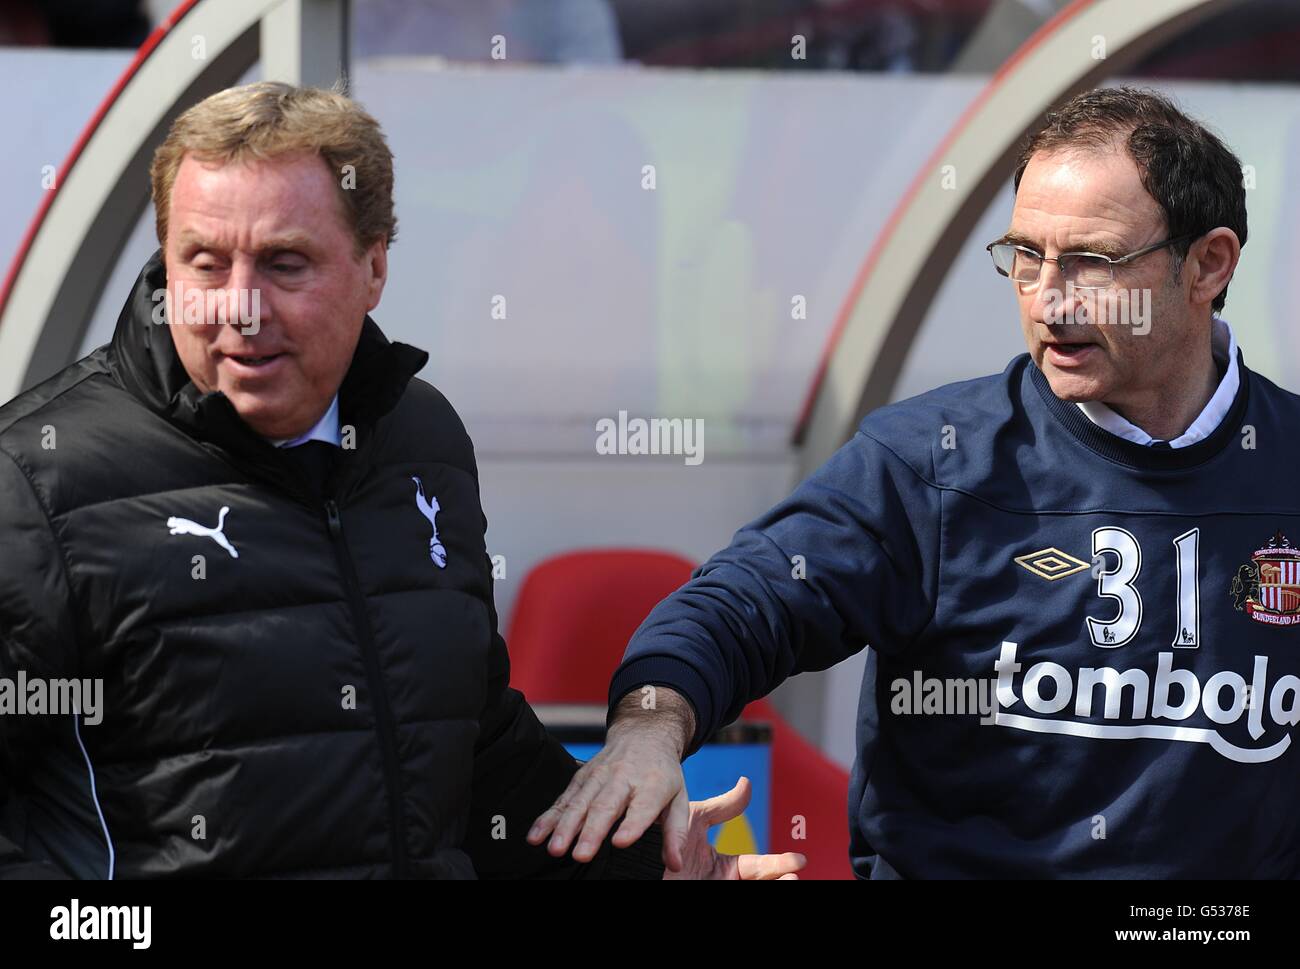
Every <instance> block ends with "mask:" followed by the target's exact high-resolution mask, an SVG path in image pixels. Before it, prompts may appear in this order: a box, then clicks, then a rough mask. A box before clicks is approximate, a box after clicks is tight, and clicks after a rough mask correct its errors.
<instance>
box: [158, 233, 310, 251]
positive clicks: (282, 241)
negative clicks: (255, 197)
mask: <svg viewBox="0 0 1300 969" xmlns="http://www.w3.org/2000/svg"><path fill="white" fill-rule="evenodd" d="M178 241H179V243H180V244H181V245H182V246H187V245H193V246H196V247H197V248H199V249H220V246H217V245H216V244H215V243H213V242H212V241H211V240H209V239H205V238H204V237H203V236H200V235H198V234H196V233H194V232H190V231H184V232H181V233H180V235H179V237H178ZM310 246H311V237H310V236H308V235H306V234H305V233H301V232H290V233H287V234H285V235H282V236H275V237H273V238H271V239H268V240H267V241H266V242H265V243H263V244H262V245H261V246H259V247H258V248H257V255H258V256H262V257H265V256H268V255H271V254H273V253H277V252H283V251H284V250H286V249H308V248H310Z"/></svg>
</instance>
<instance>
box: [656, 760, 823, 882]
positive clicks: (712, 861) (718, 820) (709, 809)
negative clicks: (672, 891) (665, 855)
mask: <svg viewBox="0 0 1300 969" xmlns="http://www.w3.org/2000/svg"><path fill="white" fill-rule="evenodd" d="M751 794H752V789H751V788H750V785H749V778H747V777H742V778H741V779H740V780H739V781H737V782H736V786H735V787H733V788H732V789H731V790H729V791H728V792H727V793H726V794H719V795H718V796H717V797H711V798H709V799H708V800H707V801H692V802H691V817H690V822H689V824H688V831H687V835H686V853H685V854H686V857H685V865H684V866H683V867H682V870H681V871H669V870H665V871H664V878H665V879H672V880H679V879H687V878H692V879H710V880H714V881H728V880H729V881H735V880H737V879H743V880H745V881H771V880H773V879H776V880H779V881H786V880H788V879H793V880H796V881H797V880H798V878H799V876H798V875H797V874H795V872H797V871H799V870H800V869H801V868H803V866H804V865H806V864H807V863H808V859H806V858H805V857H804V856H803V855H800V854H795V853H794V852H792V851H788V852H786V853H785V854H783V855H720V854H718V852H717V851H715V850H714V848H713V847H712V846H711V845H710V844H709V829H710V828H712V827H714V826H715V825H719V824H722V823H723V822H725V821H730V820H731V819H732V818H735V817H739V816H740V815H741V813H742V812H744V810H745V808H747V807H749V798H750V796H751Z"/></svg>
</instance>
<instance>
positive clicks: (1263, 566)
mask: <svg viewBox="0 0 1300 969" xmlns="http://www.w3.org/2000/svg"><path fill="white" fill-rule="evenodd" d="M1228 591H1229V593H1230V594H1231V595H1232V600H1233V605H1234V606H1236V608H1237V611H1238V612H1244V613H1245V614H1246V615H1248V616H1249V617H1250V618H1251V619H1254V620H1255V621H1256V622H1262V623H1264V624H1266V625H1269V626H1293V625H1295V624H1296V623H1298V622H1300V549H1297V548H1293V547H1292V546H1291V542H1290V540H1289V539H1288V538H1287V537H1286V536H1285V535H1283V534H1282V533H1281V532H1277V533H1276V534H1275V535H1274V536H1273V537H1272V538H1271V539H1269V541H1268V544H1267V545H1265V546H1264V547H1263V548H1259V549H1256V550H1255V554H1254V555H1252V556H1251V557H1250V562H1249V563H1248V564H1246V565H1243V566H1242V567H1241V568H1239V569H1237V574H1236V575H1235V576H1233V578H1232V586H1231V588H1230V589H1229V590H1228Z"/></svg>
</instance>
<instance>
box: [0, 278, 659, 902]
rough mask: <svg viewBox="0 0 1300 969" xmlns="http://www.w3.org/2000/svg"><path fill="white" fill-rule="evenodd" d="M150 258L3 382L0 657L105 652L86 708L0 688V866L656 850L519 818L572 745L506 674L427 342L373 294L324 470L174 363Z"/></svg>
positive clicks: (29, 870)
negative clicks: (104, 312) (32, 376)
mask: <svg viewBox="0 0 1300 969" xmlns="http://www.w3.org/2000/svg"><path fill="white" fill-rule="evenodd" d="M165 286H166V278H165V270H164V268H163V266H162V263H161V260H160V257H159V255H157V254H155V256H154V258H153V259H152V260H150V262H149V263H148V264H147V265H146V267H145V269H144V271H143V272H142V273H141V275H140V278H139V279H138V280H137V282H136V286H135V291H134V293H133V294H132V296H131V298H130V300H129V301H128V302H127V304H126V307H125V308H124V309H123V312H122V316H121V318H120V319H119V321H118V325H117V331H116V333H115V335H114V337H113V342H112V343H111V344H110V345H108V346H106V347H101V348H100V349H98V350H96V351H95V352H93V353H92V354H90V355H89V356H87V357H86V358H84V359H82V360H80V361H78V362H77V363H75V364H73V365H72V366H70V367H68V368H67V369H65V370H63V371H62V372H61V373H59V374H57V375H56V376H54V377H52V378H51V379H49V380H47V381H46V382H44V383H42V384H41V385H39V386H38V387H36V388H34V389H32V390H30V391H28V392H26V393H24V394H22V395H20V396H19V397H17V398H15V399H14V400H12V401H10V402H9V403H8V404H6V405H5V406H4V407H2V408H0V678H8V679H9V680H10V681H11V684H12V685H11V693H10V698H11V699H12V698H13V696H14V694H13V692H12V689H14V688H16V681H17V678H18V676H19V671H22V675H23V676H25V677H26V679H27V680H28V682H29V683H30V682H31V681H33V680H36V679H40V678H46V679H49V678H100V679H102V681H103V703H102V721H101V722H99V723H97V724H94V725H91V724H90V723H87V722H80V721H79V720H78V718H77V717H76V716H74V715H72V714H63V715H55V714H50V713H46V714H44V715H40V714H33V713H31V712H26V713H21V714H20V713H8V714H4V715H0V801H3V802H4V803H3V810H2V811H0V874H8V875H19V876H22V875H28V876H41V875H42V874H53V875H60V874H63V875H70V876H74V877H83V878H84V877H90V878H95V877H109V876H111V877H117V878H159V877H174V876H181V877H190V876H218V877H391V876H397V877H412V878H469V877H474V875H475V872H476V870H477V873H478V874H479V875H483V876H489V875H491V876H510V875H525V876H527V875H534V876H552V877H554V876H558V877H570V876H579V877H619V876H649V877H656V876H657V875H659V874H660V873H661V872H662V867H661V866H659V865H658V862H657V856H658V852H659V845H658V841H657V837H656V836H655V835H651V836H647V837H646V838H643V839H642V841H641V843H640V844H638V845H636V846H634V847H633V848H631V849H628V850H627V851H622V852H620V851H614V850H612V849H610V848H609V847H608V845H606V848H605V849H604V850H603V851H602V853H601V855H600V856H599V857H598V858H597V859H596V860H595V861H593V862H592V863H591V864H590V865H586V866H579V865H576V864H574V863H573V862H571V861H559V862H557V861H555V860H553V859H550V858H549V856H547V855H546V853H545V852H544V851H542V850H540V849H535V848H531V847H529V846H528V845H527V844H526V843H525V841H524V836H525V834H526V833H527V830H528V826H529V825H530V824H531V822H532V820H533V818H534V817H535V816H536V815H537V814H538V813H540V812H541V811H542V810H544V809H545V808H546V807H547V806H549V804H550V802H551V800H552V799H553V798H554V797H555V796H556V795H558V794H559V792H560V791H562V790H563V788H564V786H565V785H566V784H567V783H568V780H569V778H570V777H571V776H572V774H573V772H574V770H575V763H574V761H573V759H572V758H571V757H570V756H569V755H568V754H567V753H566V752H565V751H564V749H563V748H562V747H561V746H560V744H559V743H558V742H556V741H555V740H553V739H551V738H549V737H548V736H547V735H546V733H545V731H544V730H543V729H542V727H541V725H540V724H539V723H538V721H537V719H536V717H535V715H534V714H533V711H532V710H531V709H530V708H529V707H528V705H527V704H526V703H525V702H524V699H523V697H522V696H521V695H520V694H519V693H518V692H516V691H514V690H511V689H509V687H508V686H507V683H508V679H509V661H508V659H507V656H506V648H505V643H504V642H503V641H502V639H501V638H500V636H499V635H498V634H497V616H496V611H495V609H494V607H493V604H492V585H491V570H490V563H489V560H488V556H487V553H486V550H485V546H484V530H485V528H486V521H485V519H484V517H483V513H482V510H481V508H480V505H479V495H478V480H477V470H476V468H475V463H474V453H473V449H472V447H471V444H470V441H469V438H468V437H467V436H466V433H465V430H464V428H463V426H462V425H461V422H460V420H459V418H458V417H457V416H456V414H455V412H454V411H453V410H452V408H451V406H450V405H449V404H448V403H447V401H446V400H445V399H444V398H443V396H442V395H441V394H440V393H438V391H437V390H435V389H434V388H433V387H431V386H429V385H428V384H426V383H424V382H422V381H420V380H418V379H413V376H414V374H415V373H416V372H417V371H419V370H420V368H421V367H422V366H423V365H424V363H425V361H426V359H427V354H425V353H424V352H423V351H421V350H417V349H416V348H414V347H411V346H407V345H405V344H401V343H390V342H389V341H388V340H387V339H386V338H385V337H384V336H383V334H382V333H381V332H380V330H379V328H378V327H377V326H376V325H375V323H374V322H373V321H372V320H370V319H369V318H367V319H366V321H365V325H364V330H363V332H362V335H361V340H360V343H359V345H358V347H357V350H356V353H355V355H354V357H353V361H352V365H351V368H350V369H349V371H348V374H347V377H346V378H345V380H344V383H343V385H342V387H341V388H340V414H341V423H342V425H343V426H344V427H345V428H346V427H348V426H349V425H350V426H351V427H353V428H355V449H354V450H349V451H342V452H340V454H339V459H338V460H337V463H336V465H335V469H334V471H333V474H332V476H331V478H330V479H329V481H328V483H327V486H326V487H325V488H324V489H323V490H324V494H321V495H319V496H318V495H317V494H316V493H315V490H316V489H314V488H313V486H312V482H311V481H309V480H308V476H307V475H306V474H305V473H304V471H303V470H302V466H301V465H300V464H299V463H298V462H297V461H296V460H295V459H294V457H293V455H291V454H286V452H284V451H279V450H276V449H275V448H274V447H272V446H271V445H270V444H268V443H266V442H265V441H263V440H262V439H261V438H260V437H258V436H257V435H256V434H254V433H253V432H252V431H251V429H249V428H248V426H247V425H245V424H244V423H243V422H242V421H241V420H240V419H239V417H238V415H237V414H236V412H235V410H234V408H233V407H232V406H231V405H230V402H229V401H228V400H227V399H226V397H225V396H224V395H222V394H220V393H214V394H208V395H202V394H200V393H199V392H198V390H197V389H196V388H195V386H194V384H193V383H192V382H190V380H189V378H188V376H187V375H186V373H185V371H184V369H183V368H182V366H181V365H180V362H179V360H178V358H177V356H176V354H175V351H174V349H173V346H172V341H171V336H170V334H169V333H168V332H167V330H166V328H165V327H164V326H159V325H155V324H154V323H153V322H152V320H151V313H152V312H153V309H154V306H155V303H154V301H153V299H152V294H153V293H154V292H155V291H157V290H159V289H162V288H164V287H165ZM51 445H53V446H51ZM415 478H418V479H420V485H419V487H418V488H417V485H416V483H415V482H414V481H413V479H415ZM419 492H422V493H423V496H424V498H425V499H426V500H429V501H428V504H427V505H426V507H425V510H424V511H422V510H421V507H420V504H421V502H420V501H419V499H418V494H419ZM431 499H436V503H437V506H438V510H437V514H436V517H435V518H434V522H435V524H436V543H435V542H434V541H433V540H434V538H435V535H434V528H433V527H431V524H430V521H429V519H428V517H427V515H426V512H427V511H428V510H430V508H431V506H432V501H431ZM226 509H228V511H227V510H226ZM171 519H177V520H186V521H187V522H188V523H191V524H193V525H197V526H200V527H201V528H203V529H211V530H212V532H210V533H204V532H199V533H195V531H194V530H193V529H192V528H191V527H190V525H188V524H181V522H180V521H171ZM218 532H219V534H220V536H221V537H224V539H225V542H224V543H222V542H220V541H219V539H218V537H217V533H218ZM435 544H436V545H440V546H441V549H436V548H434V545H435ZM227 546H228V547H227ZM197 556H202V557H203V558H202V559H201V560H200V559H197V558H196V557H197ZM440 559H441V560H440ZM353 697H354V698H355V699H354V702H350V700H351V698H353ZM85 719H93V718H90V717H87V718H83V720H85ZM652 830H653V829H652ZM502 835H504V837H502Z"/></svg>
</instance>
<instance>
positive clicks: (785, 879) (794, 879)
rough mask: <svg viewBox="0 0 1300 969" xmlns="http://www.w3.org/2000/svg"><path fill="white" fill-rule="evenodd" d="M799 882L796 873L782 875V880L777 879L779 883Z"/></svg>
mask: <svg viewBox="0 0 1300 969" xmlns="http://www.w3.org/2000/svg"><path fill="white" fill-rule="evenodd" d="M798 880H799V876H798V875H796V874H795V873H794V872H790V874H788V875H782V876H781V877H780V878H778V879H776V881H779V882H797V881H798Z"/></svg>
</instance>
